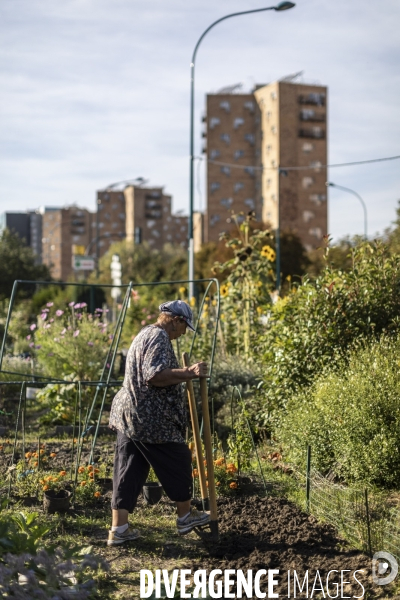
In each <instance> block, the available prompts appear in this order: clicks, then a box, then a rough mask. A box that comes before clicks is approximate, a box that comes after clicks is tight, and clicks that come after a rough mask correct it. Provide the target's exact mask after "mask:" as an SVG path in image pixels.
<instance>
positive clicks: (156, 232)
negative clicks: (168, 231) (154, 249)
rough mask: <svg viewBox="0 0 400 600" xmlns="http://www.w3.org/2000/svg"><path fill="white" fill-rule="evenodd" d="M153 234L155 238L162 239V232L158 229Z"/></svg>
mask: <svg viewBox="0 0 400 600" xmlns="http://www.w3.org/2000/svg"><path fill="white" fill-rule="evenodd" d="M151 234H152V235H154V237H156V238H158V237H160V232H159V231H158V229H153V230H152V232H151Z"/></svg>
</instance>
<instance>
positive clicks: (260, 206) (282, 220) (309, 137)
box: [205, 80, 327, 249]
mask: <svg viewBox="0 0 400 600" xmlns="http://www.w3.org/2000/svg"><path fill="white" fill-rule="evenodd" d="M205 121H206V126H207V129H206V133H205V137H206V138H207V144H206V148H205V152H206V157H207V215H206V223H205V241H214V242H216V241H218V239H219V235H220V233H221V232H222V231H226V230H228V229H230V228H231V226H229V224H227V222H226V221H227V218H228V219H229V216H230V214H231V213H232V211H233V212H234V213H236V214H238V213H240V212H243V213H244V214H246V213H247V212H249V211H250V210H252V211H254V212H255V215H256V218H257V220H259V221H262V222H264V223H266V224H269V225H270V226H271V227H272V228H274V229H275V228H277V226H278V224H279V227H280V229H281V230H282V231H284V230H286V231H291V232H294V233H296V234H297V235H298V236H299V237H300V240H301V241H302V243H303V245H304V246H305V247H306V248H307V249H311V248H315V247H317V246H319V245H320V243H321V240H322V236H323V235H325V234H326V233H327V188H326V186H325V182H326V180H327V175H326V168H325V167H324V165H326V164H327V88H326V87H325V86H320V85H308V84H303V83H294V82H292V81H285V80H282V81H277V82H275V83H271V84H268V85H260V86H256V87H255V89H254V90H253V93H252V94H240V93H230V94H229V93H226V91H224V92H223V93H219V94H209V95H207V112H206V118H205ZM290 167H296V169H294V170H291V169H290Z"/></svg>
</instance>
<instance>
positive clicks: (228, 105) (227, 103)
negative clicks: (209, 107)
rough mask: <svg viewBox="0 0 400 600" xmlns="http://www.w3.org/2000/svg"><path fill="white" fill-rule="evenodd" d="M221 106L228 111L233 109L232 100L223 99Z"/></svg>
mask: <svg viewBox="0 0 400 600" xmlns="http://www.w3.org/2000/svg"><path fill="white" fill-rule="evenodd" d="M219 107H220V108H222V110H224V111H225V112H227V113H228V112H230V110H231V105H230V102H228V100H223V101H222V102H220V105H219Z"/></svg>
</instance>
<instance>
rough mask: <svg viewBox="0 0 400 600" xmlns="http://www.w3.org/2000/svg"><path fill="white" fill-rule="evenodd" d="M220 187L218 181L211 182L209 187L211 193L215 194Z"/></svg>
mask: <svg viewBox="0 0 400 600" xmlns="http://www.w3.org/2000/svg"><path fill="white" fill-rule="evenodd" d="M220 187H221V184H220V183H218V181H213V182H212V184H211V185H210V190H211V192H216V191H217V190H219V188H220Z"/></svg>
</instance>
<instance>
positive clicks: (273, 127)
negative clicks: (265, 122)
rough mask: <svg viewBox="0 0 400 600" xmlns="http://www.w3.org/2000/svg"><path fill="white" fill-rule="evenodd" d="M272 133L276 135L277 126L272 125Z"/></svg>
mask: <svg viewBox="0 0 400 600" xmlns="http://www.w3.org/2000/svg"><path fill="white" fill-rule="evenodd" d="M271 133H273V134H275V133H276V125H272V127H271Z"/></svg>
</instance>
